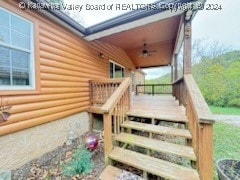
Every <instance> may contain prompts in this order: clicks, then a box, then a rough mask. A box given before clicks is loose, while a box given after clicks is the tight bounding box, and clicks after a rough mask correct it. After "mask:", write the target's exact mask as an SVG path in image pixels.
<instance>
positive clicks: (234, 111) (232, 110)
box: [209, 106, 240, 115]
mask: <svg viewBox="0 0 240 180" xmlns="http://www.w3.org/2000/svg"><path fill="white" fill-rule="evenodd" d="M209 108H210V110H211V111H212V113H213V114H223V115H224V114H225V115H240V108H236V107H218V106H209Z"/></svg>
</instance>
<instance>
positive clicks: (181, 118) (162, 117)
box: [126, 111, 188, 123]
mask: <svg viewBox="0 0 240 180" xmlns="http://www.w3.org/2000/svg"><path fill="white" fill-rule="evenodd" d="M126 115H127V116H129V117H143V118H149V119H154V120H162V121H169V122H177V123H187V122H188V119H187V117H186V116H185V115H175V116H174V115H166V114H156V113H152V112H142V111H129V112H127V113H126Z"/></svg>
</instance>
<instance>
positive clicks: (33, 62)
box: [0, 7, 36, 91]
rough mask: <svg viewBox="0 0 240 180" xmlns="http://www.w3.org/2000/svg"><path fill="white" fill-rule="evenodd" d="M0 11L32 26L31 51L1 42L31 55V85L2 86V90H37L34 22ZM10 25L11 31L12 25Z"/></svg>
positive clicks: (12, 13) (0, 87) (4, 45)
mask: <svg viewBox="0 0 240 180" xmlns="http://www.w3.org/2000/svg"><path fill="white" fill-rule="evenodd" d="M0 9H1V10H2V11H5V12H7V13H9V14H11V15H14V16H16V17H18V18H20V19H22V20H24V21H26V22H28V23H29V24H30V28H31V29H30V33H31V34H30V50H28V49H24V48H21V47H17V46H13V45H10V44H7V43H2V42H0V45H1V46H3V47H6V48H10V49H15V50H19V51H23V52H27V53H30V65H29V69H30V70H29V73H30V74H29V84H30V85H28V86H27V85H26V86H21V85H0V90H4V91H5V90H6V91H7V90H14V91H18V90H35V89H36V80H35V60H34V59H35V58H34V28H33V22H31V21H29V20H28V19H26V18H23V17H21V16H19V15H18V14H16V13H14V12H11V11H8V10H6V9H4V8H2V7H0ZM10 20H11V18H9V21H10ZM9 24H10V29H11V23H9ZM10 42H11V33H10Z"/></svg>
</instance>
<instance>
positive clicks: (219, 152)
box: [213, 122, 240, 179]
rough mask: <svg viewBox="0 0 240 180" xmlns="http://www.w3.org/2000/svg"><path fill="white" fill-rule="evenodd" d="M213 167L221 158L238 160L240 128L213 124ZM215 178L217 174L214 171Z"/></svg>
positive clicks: (239, 153) (239, 154)
mask: <svg viewBox="0 0 240 180" xmlns="http://www.w3.org/2000/svg"><path fill="white" fill-rule="evenodd" d="M213 133H214V165H215V164H216V161H217V160H218V159H221V158H234V159H240V138H239V137H240V128H239V127H235V126H232V125H229V124H225V123H219V122H216V123H215V124H214V131H213ZM214 173H215V178H214V179H217V172H216V170H215V172H214Z"/></svg>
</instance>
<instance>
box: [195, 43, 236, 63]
mask: <svg viewBox="0 0 240 180" xmlns="http://www.w3.org/2000/svg"><path fill="white" fill-rule="evenodd" d="M230 50H232V48H231V46H226V45H225V44H223V43H220V42H219V41H214V42H211V41H209V40H207V39H195V40H193V46H192V59H193V64H196V63H198V62H199V61H201V60H204V59H209V58H210V59H211V58H214V57H216V56H219V55H221V54H224V53H226V52H228V51H230Z"/></svg>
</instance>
